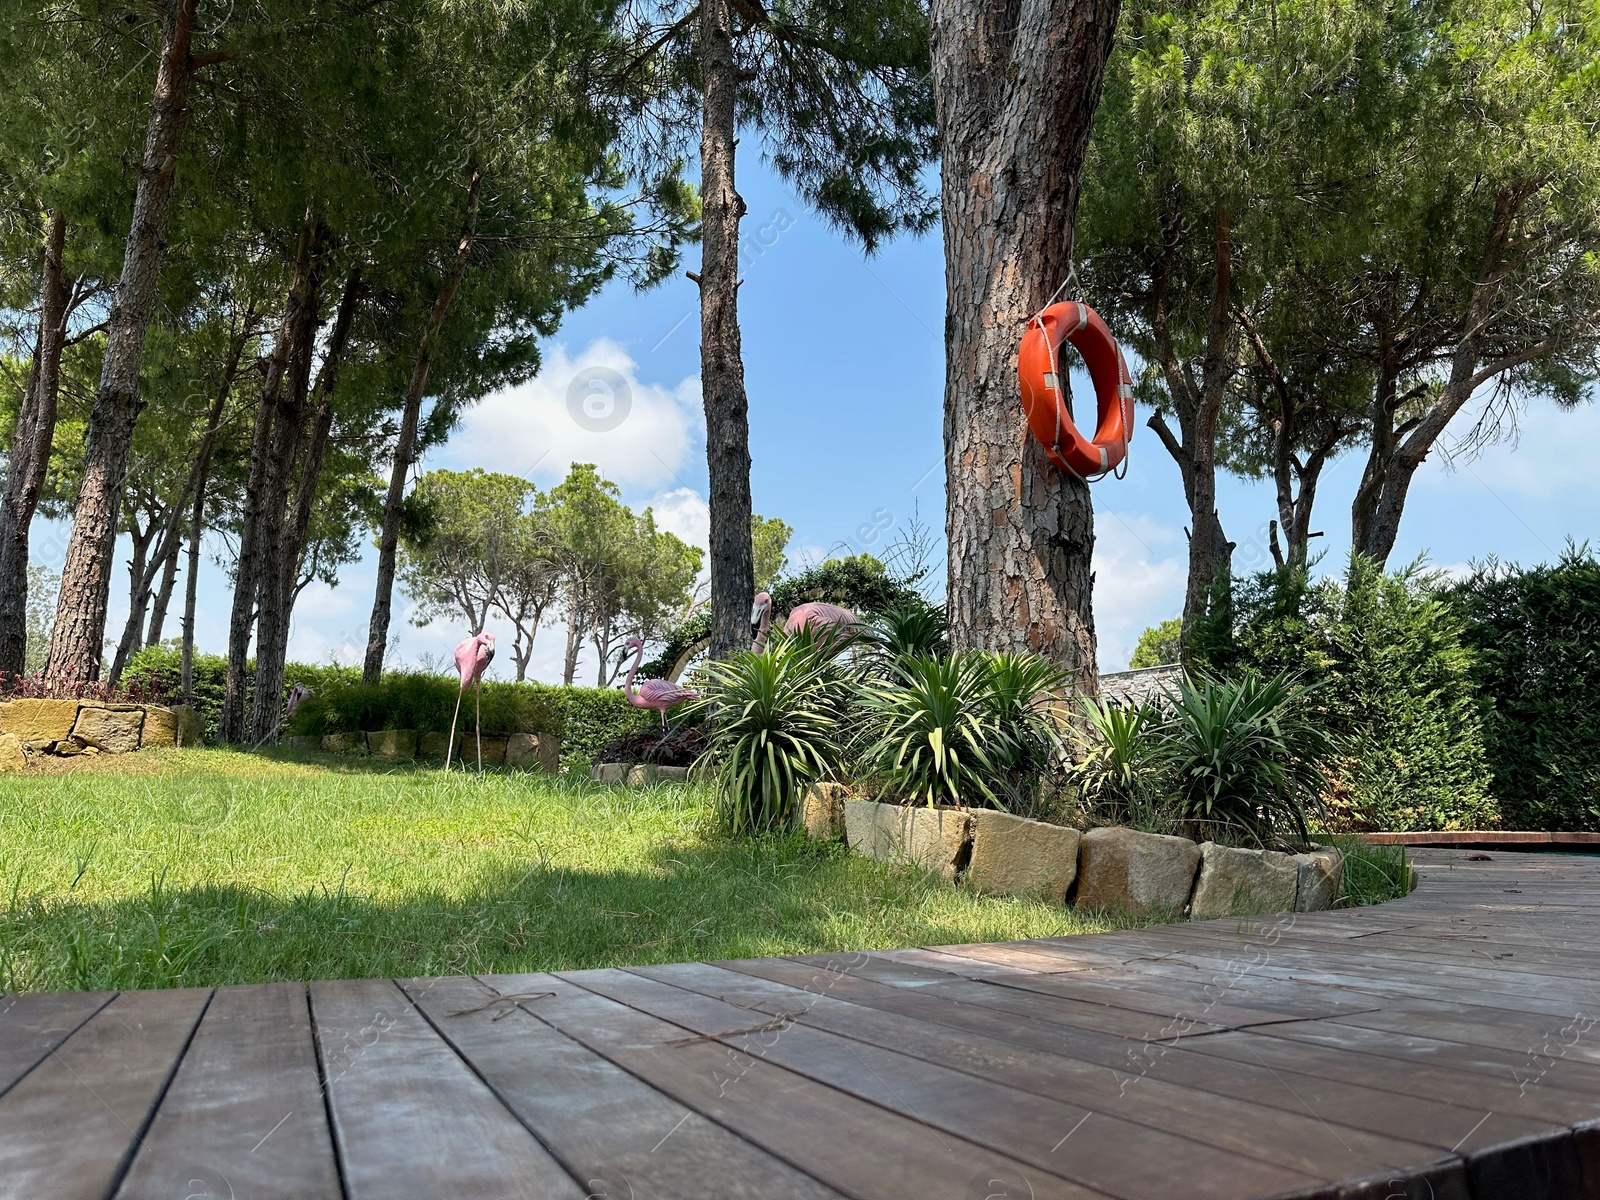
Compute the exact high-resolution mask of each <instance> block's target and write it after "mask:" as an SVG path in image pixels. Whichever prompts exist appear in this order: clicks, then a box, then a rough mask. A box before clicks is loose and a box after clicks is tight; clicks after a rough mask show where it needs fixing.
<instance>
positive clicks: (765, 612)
mask: <svg viewBox="0 0 1600 1200" xmlns="http://www.w3.org/2000/svg"><path fill="white" fill-rule="evenodd" d="M771 628H772V604H771V603H770V602H768V604H767V606H766V607H765V608H763V609H762V610H761V626H760V628H759V629H757V630H756V640H755V643H754V644H753V645H752V646H751V647H750V649H751V650H752V651H754V652H755V653H757V654H765V653H766V650H767V632H768V630H770V629H771Z"/></svg>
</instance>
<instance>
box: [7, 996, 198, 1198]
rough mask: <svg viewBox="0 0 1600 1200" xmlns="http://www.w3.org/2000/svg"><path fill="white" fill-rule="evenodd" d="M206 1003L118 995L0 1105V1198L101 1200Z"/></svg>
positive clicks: (141, 1130) (189, 998)
mask: <svg viewBox="0 0 1600 1200" xmlns="http://www.w3.org/2000/svg"><path fill="white" fill-rule="evenodd" d="M210 997H211V993H210V992H209V991H207V990H205V989H201V988H183V989H174V990H172V991H164V992H123V993H121V994H120V995H118V996H117V998H116V999H115V1000H113V1001H111V1003H109V1004H107V1005H106V1006H105V1007H104V1008H102V1009H101V1010H100V1011H99V1012H97V1013H96V1014H95V1015H94V1016H93V1017H92V1018H90V1019H89V1021H87V1022H86V1023H85V1024H84V1025H83V1026H81V1027H80V1028H79V1029H78V1030H77V1031H76V1032H75V1033H73V1034H72V1036H71V1037H69V1038H67V1039H66V1040H65V1041H64V1042H62V1043H61V1045H60V1046H58V1047H57V1048H55V1049H54V1050H52V1051H51V1052H50V1053H49V1055H48V1056H47V1057H46V1058H45V1060H44V1061H43V1062H41V1063H40V1064H39V1065H38V1066H36V1067H35V1068H34V1069H33V1070H32V1071H30V1072H28V1074H27V1075H25V1076H23V1078H22V1079H21V1081H20V1082H18V1083H17V1085H16V1086H15V1087H13V1088H12V1089H11V1090H10V1091H9V1092H7V1093H6V1094H5V1095H4V1096H0V1197H5V1198H6V1200H11V1198H13V1197H15V1198H16V1200H23V1198H24V1197H26V1198H27V1200H33V1198H34V1197H39V1196H70V1197H101V1196H106V1195H109V1194H110V1193H111V1190H112V1188H113V1187H115V1186H116V1183H117V1181H118V1179H119V1178H120V1177H121V1175H122V1172H123V1170H124V1168H125V1166H126V1164H127V1162H128V1160H129V1159H130V1158H131V1156H132V1154H133V1151H134V1149H135V1147H136V1146H137V1145H138V1142H139V1138H140V1137H141V1136H142V1135H143V1133H144V1130H145V1126H146V1124H147V1123H148V1122H149V1120H150V1116H151V1114H152V1112H153V1111H154V1109H155V1106H156V1104H157V1103H158V1102H159V1101H160V1099H161V1095H162V1092H163V1091H164V1090H165V1089H166V1086H167V1082H168V1080H170V1079H171V1078H172V1073H173V1071H174V1069H175V1068H176V1067H177V1065H178V1059H179V1058H180V1057H181V1055H182V1054H183V1051H184V1048H185V1047H186V1046H187V1045H188V1042H189V1036H190V1034H191V1033H192V1032H193V1031H194V1027H195V1024H196V1023H197V1022H198V1021H199V1019H200V1014H201V1013H202V1012H204V1011H205V1007H206V1002H207V1001H208V1000H209V999H210Z"/></svg>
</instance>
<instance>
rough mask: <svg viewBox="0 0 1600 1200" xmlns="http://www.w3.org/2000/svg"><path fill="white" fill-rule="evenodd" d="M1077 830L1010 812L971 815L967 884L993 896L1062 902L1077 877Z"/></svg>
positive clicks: (982, 812)
mask: <svg viewBox="0 0 1600 1200" xmlns="http://www.w3.org/2000/svg"><path fill="white" fill-rule="evenodd" d="M1082 837H1083V835H1082V834H1081V833H1079V832H1078V831H1077V830H1076V829H1067V828H1064V827H1063V826H1060V825H1047V824H1045V823H1044V822H1043V821H1029V820H1027V819H1026V818H1023V817H1014V816H1012V815H1011V814H1010V813H1003V812H988V811H983V810H979V811H976V812H974V813H973V814H972V862H971V863H970V864H968V866H967V881H968V882H969V883H971V884H972V885H973V886H974V887H975V888H977V889H978V891H980V892H986V893H988V894H989V895H993V896H1020V895H1031V896H1042V897H1044V898H1045V899H1046V900H1051V901H1054V902H1055V903H1057V904H1060V903H1062V902H1063V901H1065V900H1066V898H1067V889H1068V888H1070V887H1071V886H1072V882H1073V880H1075V879H1076V878H1077V877H1078V843H1079V841H1080V840H1081V839H1082Z"/></svg>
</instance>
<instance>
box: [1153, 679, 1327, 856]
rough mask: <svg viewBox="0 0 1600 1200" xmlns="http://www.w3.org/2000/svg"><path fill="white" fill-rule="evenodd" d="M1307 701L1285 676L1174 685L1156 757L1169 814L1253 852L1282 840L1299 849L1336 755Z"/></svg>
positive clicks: (1307, 691) (1306, 694) (1303, 692)
mask: <svg viewBox="0 0 1600 1200" xmlns="http://www.w3.org/2000/svg"><path fill="white" fill-rule="evenodd" d="M1310 694H1311V691H1310V689H1308V688H1306V687H1303V686H1301V685H1300V684H1298V683H1297V682H1296V681H1295V679H1294V677H1293V676H1291V675H1290V674H1288V673H1287V672H1280V673H1279V674H1277V675H1273V676H1270V677H1265V678H1263V677H1261V676H1258V675H1240V676H1238V677H1236V678H1233V679H1217V678H1213V677H1210V676H1207V675H1195V676H1193V677H1191V678H1189V679H1187V680H1185V681H1184V682H1182V683H1180V684H1179V686H1178V696H1177V699H1176V701H1175V702H1174V703H1173V706H1172V709H1171V712H1170V715H1169V717H1168V719H1167V720H1166V722H1165V724H1164V729H1163V734H1162V738H1161V751H1160V752H1161V755H1162V757H1163V759H1164V760H1165V762H1166V765H1167V768H1168V769H1169V770H1170V771H1171V773H1172V786H1173V789H1174V791H1175V793H1176V799H1177V804H1178V815H1179V816H1181V817H1182V818H1184V819H1185V820H1189V821H1193V822H1196V823H1197V824H1199V825H1200V826H1201V827H1202V828H1203V829H1205V830H1206V831H1208V832H1213V833H1215V832H1226V833H1231V834H1232V835H1233V836H1234V837H1240V836H1243V837H1245V838H1248V839H1249V840H1253V841H1255V842H1257V843H1258V844H1261V845H1267V844H1269V843H1273V842H1281V841H1284V840H1285V838H1284V834H1285V833H1286V832H1291V833H1293V834H1294V836H1295V839H1296V840H1298V841H1300V842H1305V841H1308V840H1309V838H1310V834H1309V832H1308V828H1307V825H1308V822H1307V814H1308V812H1315V811H1316V810H1317V809H1318V808H1320V806H1321V803H1322V799H1323V796H1324V795H1325V793H1326V789H1327V775H1326V772H1325V769H1324V768H1325V767H1326V766H1327V764H1328V763H1329V762H1331V761H1332V759H1333V758H1334V756H1335V755H1336V754H1337V752H1338V746H1337V743H1336V742H1335V741H1334V739H1333V738H1332V737H1331V736H1330V735H1329V734H1328V732H1327V731H1326V729H1325V728H1324V727H1323V724H1322V722H1321V721H1319V720H1318V718H1317V716H1316V714H1315V713H1314V712H1313V711H1312V710H1311V706H1310V704H1309V697H1310Z"/></svg>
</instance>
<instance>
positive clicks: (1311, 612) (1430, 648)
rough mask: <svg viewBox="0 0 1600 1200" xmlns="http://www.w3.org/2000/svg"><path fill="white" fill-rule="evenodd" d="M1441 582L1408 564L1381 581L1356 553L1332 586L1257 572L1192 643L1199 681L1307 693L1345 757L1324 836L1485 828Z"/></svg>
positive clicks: (1478, 768) (1459, 634) (1469, 693)
mask: <svg viewBox="0 0 1600 1200" xmlns="http://www.w3.org/2000/svg"><path fill="white" fill-rule="evenodd" d="M1441 583H1442V577H1441V576H1440V575H1439V574H1438V573H1437V572H1430V571H1427V570H1424V569H1423V568H1422V566H1421V565H1420V564H1413V565H1411V566H1410V567H1407V568H1405V569H1404V570H1401V571H1397V572H1393V573H1390V574H1385V573H1384V572H1383V571H1382V570H1380V569H1379V568H1377V567H1376V566H1374V565H1373V564H1372V563H1371V562H1370V561H1369V560H1367V559H1365V558H1362V557H1360V556H1352V558H1351V561H1350V564H1349V569H1348V571H1347V573H1346V576H1345V578H1344V579H1342V580H1341V579H1334V578H1327V579H1323V580H1318V581H1313V580H1311V579H1310V578H1309V576H1308V574H1307V572H1306V571H1304V570H1287V571H1282V572H1266V573H1264V574H1261V575H1257V576H1255V577H1253V578H1251V579H1248V580H1244V581H1241V582H1239V583H1236V585H1235V587H1234V592H1233V596H1232V602H1231V604H1229V605H1225V606H1222V608H1223V611H1225V612H1226V613H1227V614H1228V620H1227V622H1226V624H1224V625H1222V626H1221V627H1220V628H1219V627H1217V626H1216V625H1212V626H1209V627H1207V628H1205V629H1203V630H1202V631H1201V636H1200V637H1198V638H1197V642H1196V648H1197V651H1198V652H1199V655H1200V657H1201V659H1202V662H1203V663H1204V664H1205V665H1206V666H1208V667H1209V669H1210V670H1211V671H1212V672H1213V673H1217V674H1222V675H1234V674H1237V673H1240V672H1243V671H1254V672H1256V673H1258V674H1260V675H1262V676H1271V675H1275V674H1278V673H1279V672H1285V671H1287V672H1289V673H1291V674H1292V675H1294V676H1295V677H1297V678H1299V679H1300V680H1302V681H1303V682H1305V683H1306V684H1307V685H1309V686H1313V687H1315V689H1316V697H1317V702H1318V704H1319V706H1320V707H1321V709H1322V713H1323V716H1324V718H1325V720H1326V721H1327V724H1328V731H1329V732H1330V733H1332V734H1334V735H1336V736H1337V737H1339V738H1340V740H1341V742H1342V744H1343V746H1344V747H1345V754H1344V757H1343V758H1341V760H1340V761H1339V762H1337V763H1336V764H1334V766H1333V767H1332V774H1333V779H1334V788H1333V792H1332V795H1331V796H1330V800H1329V812H1328V821H1329V822H1330V826H1331V827H1332V828H1335V829H1391V830H1414V829H1485V828H1494V827H1496V826H1497V825H1498V824H1499V811H1498V809H1497V807H1496V805H1495V802H1494V800H1493V799H1492V797H1491V794H1490V791H1489V788H1488V764H1487V759H1486V757H1485V751H1484V732H1483V721H1482V718H1481V716H1480V714H1479V711H1478V703H1477V700H1476V695H1475V686H1474V680H1473V675H1472V661H1473V655H1472V651H1471V650H1470V649H1469V647H1468V643H1467V629H1466V621H1465V619H1464V618H1463V616H1462V615H1461V614H1460V613H1459V612H1458V611H1457V610H1456V608H1455V607H1453V606H1452V605H1451V604H1449V603H1447V602H1446V600H1445V599H1444V598H1443V596H1442V594H1441Z"/></svg>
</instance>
